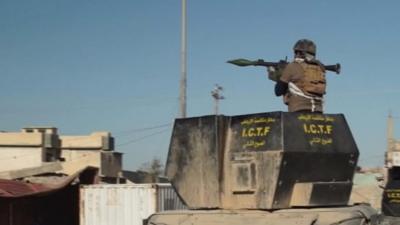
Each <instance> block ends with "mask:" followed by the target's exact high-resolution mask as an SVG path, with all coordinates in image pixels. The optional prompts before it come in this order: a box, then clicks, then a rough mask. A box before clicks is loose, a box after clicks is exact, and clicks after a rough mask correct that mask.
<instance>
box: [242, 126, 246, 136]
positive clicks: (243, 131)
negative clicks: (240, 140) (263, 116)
mask: <svg viewBox="0 0 400 225" xmlns="http://www.w3.org/2000/svg"><path fill="white" fill-rule="evenodd" d="M246 130H247V129H246V128H243V130H242V137H247V132H246Z"/></svg>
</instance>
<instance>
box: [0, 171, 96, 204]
mask: <svg viewBox="0 0 400 225" xmlns="http://www.w3.org/2000/svg"><path fill="white" fill-rule="evenodd" d="M96 174H97V169H96V168H92V167H88V168H85V169H83V170H81V171H78V172H76V173H75V174H73V175H71V176H67V177H65V178H63V179H58V180H59V182H56V183H55V182H51V183H27V182H23V181H14V180H5V179H0V198H21V197H27V196H36V195H45V194H50V193H52V192H55V191H57V190H60V189H62V188H64V187H66V186H67V185H69V184H70V183H72V182H73V181H74V180H75V179H77V178H80V179H81V180H82V181H84V182H83V183H84V184H85V183H86V184H92V183H94V182H95V176H96Z"/></svg>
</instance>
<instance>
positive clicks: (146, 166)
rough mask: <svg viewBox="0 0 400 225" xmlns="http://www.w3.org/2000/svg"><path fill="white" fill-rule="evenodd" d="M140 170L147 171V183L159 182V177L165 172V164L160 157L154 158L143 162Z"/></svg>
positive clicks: (145, 180) (145, 179)
mask: <svg viewBox="0 0 400 225" xmlns="http://www.w3.org/2000/svg"><path fill="white" fill-rule="evenodd" d="M140 170H142V171H144V172H146V173H147V176H146V177H145V178H144V182H145V183H157V182H159V177H160V176H161V175H163V174H164V166H163V164H162V163H161V160H160V159H159V158H153V159H152V160H151V161H150V162H146V163H143V164H142V166H141V167H140Z"/></svg>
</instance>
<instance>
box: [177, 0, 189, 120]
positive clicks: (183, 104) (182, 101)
mask: <svg viewBox="0 0 400 225" xmlns="http://www.w3.org/2000/svg"><path fill="white" fill-rule="evenodd" d="M181 23H182V27H181V32H182V33H181V81H180V95H179V101H180V117H181V118H186V83H187V81H186V80H187V79H186V0H182V22H181Z"/></svg>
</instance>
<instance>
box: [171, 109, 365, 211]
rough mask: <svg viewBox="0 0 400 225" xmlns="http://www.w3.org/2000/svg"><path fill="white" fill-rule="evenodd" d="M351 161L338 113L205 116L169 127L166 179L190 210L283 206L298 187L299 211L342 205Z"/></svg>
mask: <svg viewBox="0 0 400 225" xmlns="http://www.w3.org/2000/svg"><path fill="white" fill-rule="evenodd" d="M358 155H359V152H358V148H357V146H356V143H355V141H354V139H353V136H352V134H351V132H350V129H349V127H348V125H347V122H346V120H345V118H344V116H343V115H342V114H309V113H285V112H271V113H259V114H250V115H240V116H232V117H230V116H204V117H194V118H185V119H177V120H176V121H175V125H174V129H173V133H172V138H171V144H170V149H169V153H168V159H167V166H166V174H167V176H168V178H169V179H170V180H171V182H172V184H173V186H174V187H175V188H176V190H177V192H178V194H179V195H180V196H181V197H182V199H183V200H184V201H185V203H186V204H187V205H188V206H189V207H190V208H195V209H201V208H224V209H244V208H247V209H248V208H251V209H282V208H289V207H291V206H294V205H291V199H294V198H295V197H292V195H293V190H294V187H295V186H296V185H298V184H299V183H300V184H301V183H307V184H310V185H311V186H310V188H311V187H312V190H311V189H310V196H309V197H308V198H307V202H305V201H303V202H301V205H302V206H327V205H347V203H348V200H349V196H350V193H351V187H352V183H351V181H352V179H353V175H354V170H355V167H356V163H357V160H358ZM314 183H315V184H314ZM193 193H195V194H193Z"/></svg>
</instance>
